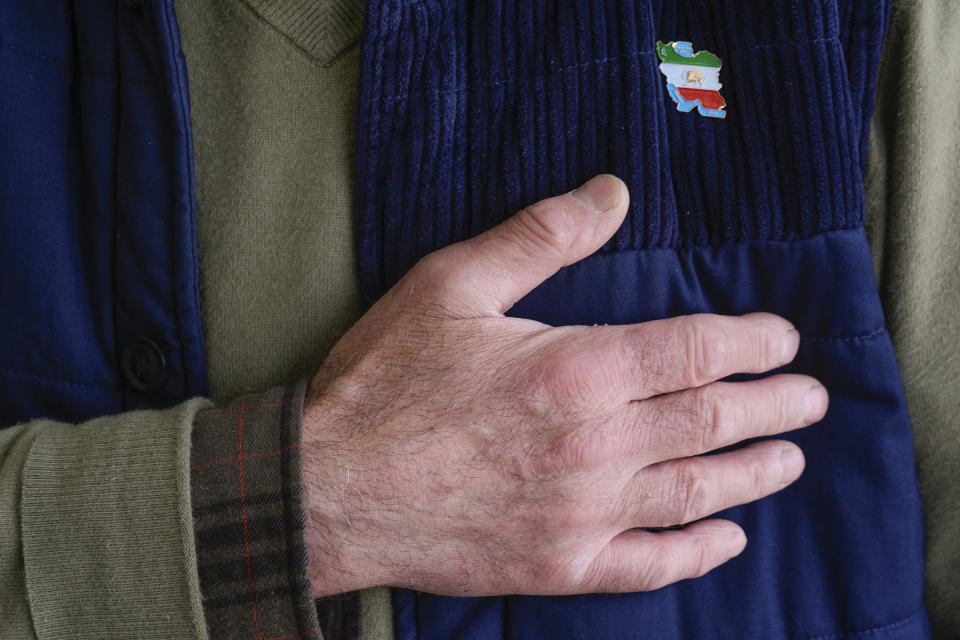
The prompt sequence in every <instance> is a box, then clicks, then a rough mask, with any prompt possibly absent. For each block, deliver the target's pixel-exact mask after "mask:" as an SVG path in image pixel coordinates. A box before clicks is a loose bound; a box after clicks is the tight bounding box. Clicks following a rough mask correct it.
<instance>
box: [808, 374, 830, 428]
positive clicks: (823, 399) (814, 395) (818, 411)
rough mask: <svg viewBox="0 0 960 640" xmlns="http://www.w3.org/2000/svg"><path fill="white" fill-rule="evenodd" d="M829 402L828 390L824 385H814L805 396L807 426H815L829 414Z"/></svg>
mask: <svg viewBox="0 0 960 640" xmlns="http://www.w3.org/2000/svg"><path fill="white" fill-rule="evenodd" d="M829 401H830V399H829V397H828V396H827V390H826V389H825V388H824V387H823V385H820V384H815V385H812V386H811V387H810V388H809V389H807V393H806V394H805V395H804V396H803V419H804V421H805V422H806V423H807V424H813V423H814V422H816V421H818V420H820V419H821V418H823V414H824V413H826V412H827V403H828V402H829Z"/></svg>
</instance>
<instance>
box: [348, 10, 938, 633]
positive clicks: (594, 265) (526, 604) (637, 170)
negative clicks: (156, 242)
mask: <svg viewBox="0 0 960 640" xmlns="http://www.w3.org/2000/svg"><path fill="white" fill-rule="evenodd" d="M888 11H889V4H888V3H887V2H868V1H866V0H824V1H822V2H807V1H805V0H752V1H744V0H714V1H711V2H700V1H694V0H675V1H673V2H662V1H660V0H626V1H623V0H619V1H616V2H614V1H612V0H609V1H603V0H592V1H591V0H549V1H542V2H532V3H512V2H506V1H502V0H490V1H489V2H470V3H466V2H456V1H455V0H424V1H422V2H418V1H411V0H387V1H385V2H378V3H370V5H369V8H368V13H367V23H366V32H365V37H364V44H363V47H364V48H363V53H362V63H361V82H360V100H359V121H358V134H357V135H358V137H357V140H358V159H357V179H358V185H359V188H358V219H357V239H358V251H359V256H360V262H361V264H360V268H361V286H362V289H363V291H364V294H365V296H366V299H367V301H368V302H371V301H373V300H375V299H376V298H377V297H378V296H380V295H382V294H383V293H384V292H385V291H386V290H387V289H388V288H389V287H390V286H391V285H392V284H393V283H394V282H396V280H397V279H398V278H399V277H400V276H401V275H402V274H403V272H404V271H405V270H406V269H408V268H409V267H410V266H412V265H413V264H414V263H415V261H416V260H417V259H419V258H420V257H421V256H423V255H425V254H426V253H428V252H429V251H432V250H434V249H436V248H438V247H441V246H443V245H445V244H448V243H450V242H453V241H456V240H460V239H462V238H465V237H468V236H471V235H473V234H475V233H478V232H480V231H483V230H485V229H487V228H489V227H491V226H493V225H494V224H497V223H498V222H500V221H502V220H503V219H505V218H506V217H507V216H509V215H511V214H512V213H513V212H514V211H516V210H517V209H519V208H520V207H522V206H525V205H526V204H529V203H530V202H533V201H535V200H537V199H540V198H543V197H546V196H549V195H553V194H555V193H559V192H562V191H565V190H568V189H570V188H572V187H575V186H576V185H578V184H580V183H581V182H582V181H584V180H585V179H587V178H589V177H591V176H592V175H594V174H596V173H600V172H610V173H614V174H616V175H619V176H620V177H621V178H623V179H624V180H625V181H626V183H627V185H628V186H629V187H630V192H631V205H630V209H629V212H628V214H627V219H626V221H625V222H624V225H623V227H622V228H621V230H620V231H619V232H618V234H617V235H616V236H615V237H614V239H612V240H611V242H610V243H608V244H607V246H606V247H604V249H603V250H602V251H601V252H600V253H598V254H597V255H595V256H593V257H591V258H588V259H587V260H585V261H583V262H582V263H579V264H577V265H574V266H572V267H570V268H568V269H565V270H563V271H562V272H561V273H560V274H558V275H557V276H556V277H554V278H553V279H552V280H551V281H549V282H548V283H546V284H544V285H543V286H542V287H540V288H538V289H537V290H536V291H535V292H534V293H532V294H531V295H530V296H528V297H527V298H525V299H524V300H523V301H521V302H520V303H519V304H518V305H517V306H516V307H515V308H514V309H513V310H512V311H511V313H512V314H515V315H518V316H522V317H528V318H533V319H536V320H540V321H543V322H547V323H551V324H577V323H582V324H591V323H630V322H639V321H643V320H649V319H654V318H662V317H667V316H673V315H677V314H682V313H690V312H698V311H709V312H717V313H729V314H739V313H745V312H749V311H758V310H764V311H771V312H774V313H779V314H781V315H783V316H785V317H787V318H788V319H790V320H791V321H792V322H794V323H795V324H796V325H797V327H798V328H799V329H800V331H801V334H802V335H803V336H804V339H803V342H802V346H801V349H800V353H799V355H798V357H797V359H796V361H795V362H794V363H793V364H791V365H790V366H789V367H788V368H787V370H789V371H797V372H803V373H807V374H810V375H814V376H816V377H818V378H819V379H820V380H821V381H823V382H824V384H825V385H826V386H827V388H828V390H829V391H830V393H831V408H830V412H829V414H828V416H827V418H826V419H825V420H824V422H823V423H821V424H820V425H818V426H816V427H813V428H811V429H808V430H805V431H802V432H800V433H797V434H794V435H791V436H790V437H791V439H793V440H795V441H796V442H798V443H799V444H800V445H801V447H803V449H804V451H805V453H806V455H807V460H808V465H807V470H806V472H805V474H804V476H803V478H802V479H801V480H800V481H799V482H798V483H796V484H795V485H793V486H791V487H790V488H788V489H787V490H785V491H784V492H782V493H780V494H778V495H776V496H773V497H770V498H767V499H764V500H762V501H759V502H757V503H754V504H751V505H747V506H744V507H740V508H737V509H733V510H730V511H729V512H727V513H724V514H722V515H724V516H725V517H730V518H732V519H734V520H736V521H738V522H740V523H741V524H742V525H743V527H744V529H745V530H746V533H747V537H748V540H749V543H748V547H747V550H746V551H745V552H744V554H743V555H742V556H740V557H738V558H737V559H735V560H733V561H731V562H730V563H728V564H727V565H725V566H723V567H722V568H720V569H718V570H716V571H714V572H712V573H711V574H709V575H707V576H705V577H703V578H700V579H697V580H691V581H686V582H684V583H681V584H677V585H673V586H671V587H668V588H665V589H662V590H659V591H656V592H652V593H641V594H627V595H615V596H601V595H587V596H578V597H567V598H548V597H497V598H449V597H440V596H433V595H428V594H422V593H415V592H412V591H406V590H397V591H395V594H394V606H395V612H396V615H397V627H396V630H397V634H398V638H399V639H400V640H412V639H415V638H416V639H421V640H435V639H441V638H522V639H524V640H527V639H536V638H597V637H603V638H656V639H674V638H676V639H680V638H683V639H692V638H732V639H761V638H762V639H766V638H798V639H799V638H808V639H819V640H827V639H832V638H844V637H867V636H869V637H871V638H878V639H880V638H884V639H886V638H910V639H922V638H925V637H928V636H929V629H928V622H927V618H926V614H925V612H924V608H923V602H922V597H921V596H922V587H923V548H922V539H923V532H922V519H921V509H920V506H921V505H920V501H919V494H918V491H917V486H916V480H915V474H914V463H913V448H912V436H911V427H910V422H909V418H908V416H907V412H906V408H905V405H904V400H903V394H902V390H901V386H900V381H899V374H898V371H897V366H896V362H895V360H894V357H893V351H892V348H891V345H890V341H889V338H888V336H887V335H886V332H885V330H884V323H883V315H882V312H881V309H880V304H879V300H878V296H877V291H876V283H875V281H874V276H873V269H872V262H871V259H870V255H869V252H868V250H867V245H866V241H865V237H864V233H863V228H862V226H863V221H864V201H863V200H864V198H863V177H864V161H865V151H866V139H867V133H868V130H869V122H870V115H871V113H872V105H873V92H874V82H875V74H876V68H877V64H878V60H879V55H880V51H881V48H882V43H883V38H884V34H885V29H886V24H887V19H888ZM657 40H661V41H664V42H669V41H671V40H687V41H691V42H692V43H693V47H694V49H695V50H699V49H707V50H709V51H712V52H713V53H715V54H717V55H718V56H719V57H720V58H721V60H722V61H723V68H722V69H721V72H720V79H721V82H722V83H723V84H724V87H723V89H722V90H721V93H722V94H723V96H724V97H725V99H726V102H727V108H726V111H727V117H726V118H725V119H723V120H717V119H713V118H702V117H699V116H698V115H696V114H695V113H679V112H678V111H677V110H676V108H675V106H674V104H673V102H672V101H671V100H670V98H669V97H668V96H667V95H666V91H665V82H664V80H663V78H662V76H661V74H660V73H659V70H658V63H659V60H658V58H657V55H656V49H655V43H656V41H657Z"/></svg>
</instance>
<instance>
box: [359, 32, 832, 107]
mask: <svg viewBox="0 0 960 640" xmlns="http://www.w3.org/2000/svg"><path fill="white" fill-rule="evenodd" d="M834 42H835V43H837V44H840V40H839V39H837V38H811V39H810V40H789V41H786V42H769V43H765V44H754V45H748V46H745V47H735V48H733V49H730V50H729V52H730V53H732V52H735V51H759V50H762V49H773V48H776V47H796V46H800V45H811V44H825V43H834ZM654 55H656V52H655V51H648V50H646V49H644V50H640V51H631V52H630V53H624V54H621V55H618V56H608V57H606V58H597V59H595V60H587V61H585V62H579V63H577V64H572V65H568V66H566V67H560V68H559V69H549V70H548V72H549V73H551V74H556V73H567V72H569V71H578V70H580V69H583V68H585V67H589V66H592V65H601V64H607V63H608V62H615V61H617V60H629V59H631V58H636V57H639V56H654ZM546 77H547V75H546V74H545V73H543V74H534V75H527V76H523V75H521V76H516V77H514V78H504V79H503V80H497V81H494V82H488V83H484V84H476V85H462V86H459V87H449V88H447V89H438V90H437V91H421V92H416V93H401V94H398V95H395V96H376V97H372V98H369V99H368V100H367V104H369V105H374V104H379V105H380V107H381V108H383V107H387V106H389V105H390V104H392V103H393V102H397V101H399V100H408V99H410V98H432V97H434V96H440V95H445V94H448V93H460V92H462V91H466V90H467V89H473V90H476V91H482V90H484V89H489V88H492V87H500V86H503V85H506V84H513V83H515V82H529V81H532V80H540V79H542V78H546Z"/></svg>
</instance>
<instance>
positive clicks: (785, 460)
mask: <svg viewBox="0 0 960 640" xmlns="http://www.w3.org/2000/svg"><path fill="white" fill-rule="evenodd" d="M803 464H804V460H803V454H802V453H801V452H800V449H798V448H797V447H796V446H793V445H784V446H783V447H782V448H781V449H780V488H781V489H782V488H783V487H785V486H787V485H788V484H790V483H791V482H793V481H794V480H796V479H797V478H799V477H800V474H801V473H802V472H803Z"/></svg>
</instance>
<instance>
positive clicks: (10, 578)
mask: <svg viewBox="0 0 960 640" xmlns="http://www.w3.org/2000/svg"><path fill="white" fill-rule="evenodd" d="M208 405H209V403H208V402H207V401H205V400H192V401H189V402H186V403H183V404H181V405H178V406H176V407H174V408H172V409H168V410H165V411H135V412H129V413H124V414H120V415H117V416H111V417H104V418H99V419H96V420H91V421H89V422H86V423H83V424H79V425H71V424H64V423H60V422H54V421H48V420H35V421H32V422H28V423H24V424H21V425H18V426H15V427H12V428H9V429H6V430H3V431H0V541H2V543H0V637H3V638H31V637H40V638H44V639H46V638H94V637H97V638H161V637H196V638H205V637H206V631H205V628H204V625H203V610H202V606H201V599H200V589H199V584H198V579H197V573H196V561H195V552H194V531H193V521H192V518H191V514H190V435H191V432H192V425H193V418H194V415H195V414H196V413H197V411H198V410H200V409H201V408H203V407H205V406H208Z"/></svg>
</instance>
